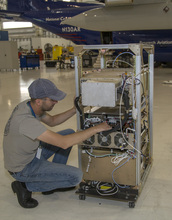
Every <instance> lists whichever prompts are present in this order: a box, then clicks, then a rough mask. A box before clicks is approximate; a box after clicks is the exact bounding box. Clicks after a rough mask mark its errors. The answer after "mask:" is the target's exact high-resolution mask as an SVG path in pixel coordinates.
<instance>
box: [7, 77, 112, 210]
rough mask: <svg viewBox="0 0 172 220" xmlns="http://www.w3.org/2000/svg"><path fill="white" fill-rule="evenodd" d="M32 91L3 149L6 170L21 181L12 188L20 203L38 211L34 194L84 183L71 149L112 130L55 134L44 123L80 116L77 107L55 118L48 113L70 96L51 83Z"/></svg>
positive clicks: (13, 120) (15, 115)
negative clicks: (69, 162) (72, 162)
mask: <svg viewBox="0 0 172 220" xmlns="http://www.w3.org/2000/svg"><path fill="white" fill-rule="evenodd" d="M28 90H29V95H30V97H31V99H30V100H26V101H24V102H22V103H20V104H19V105H17V106H16V107H15V109H14V110H13V112H12V114H11V117H10V118H9V120H8V122H7V124H6V127H5V131H4V140H3V150H4V165H5V168H6V169H7V170H8V171H9V173H10V174H11V175H12V177H13V178H15V179H16V180H17V181H14V182H12V184H11V187H12V190H13V192H14V193H16V194H17V198H18V202H19V204H20V205H21V206H22V207H24V208H34V207H36V206H37V205H38V202H37V200H35V199H33V198H32V197H31V194H32V192H43V194H48V193H53V192H54V191H56V190H58V189H63V188H64V189H65V188H67V189H69V188H71V187H74V186H76V185H77V184H79V183H80V182H81V180H82V172H81V170H80V169H78V168H76V167H72V166H68V165H66V162H67V159H68V156H69V153H70V150H71V146H73V145H75V144H78V143H80V142H82V141H84V140H86V139H87V138H89V137H91V136H92V135H94V134H96V133H97V132H101V131H105V130H109V129H110V128H111V127H110V126H109V125H107V124H106V123H102V124H99V125H97V126H95V127H92V128H89V129H87V130H84V131H79V132H76V133H75V132H74V131H73V130H72V129H67V130H64V131H61V132H58V133H55V132H53V131H51V130H49V129H47V127H46V126H45V125H43V123H44V124H46V125H48V126H50V127H52V126H56V125H59V124H61V123H63V122H64V121H66V120H67V119H69V118H71V117H72V116H73V115H74V114H75V113H76V109H75V107H72V108H71V109H69V110H67V111H66V112H63V113H61V114H57V115H54V116H51V115H49V114H48V113H47V111H51V110H52V109H53V107H54V105H55V104H57V103H58V101H60V100H62V99H64V98H65V96H66V94H65V93H64V92H62V91H61V90H59V89H58V88H57V87H56V86H55V85H54V84H53V83H52V82H51V81H50V80H47V79H37V80H35V81H34V82H32V84H31V85H30V86H29V88H28ZM52 156H53V158H52V162H50V161H48V159H49V158H50V157H52Z"/></svg>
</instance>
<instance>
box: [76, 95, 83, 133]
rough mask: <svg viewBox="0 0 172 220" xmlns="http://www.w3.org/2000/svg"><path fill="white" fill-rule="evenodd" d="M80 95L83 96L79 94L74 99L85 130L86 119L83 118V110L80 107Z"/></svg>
mask: <svg viewBox="0 0 172 220" xmlns="http://www.w3.org/2000/svg"><path fill="white" fill-rule="evenodd" d="M80 96H81V95H79V96H78V97H76V98H75V100H74V104H75V107H76V109H77V110H78V112H79V115H80V121H81V129H82V130H83V129H84V120H83V115H82V111H81V109H80V107H79V105H78V102H79V99H80Z"/></svg>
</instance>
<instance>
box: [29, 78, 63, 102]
mask: <svg viewBox="0 0 172 220" xmlns="http://www.w3.org/2000/svg"><path fill="white" fill-rule="evenodd" d="M28 91H29V95H30V97H31V98H33V99H42V98H50V99H52V100H55V101H60V100H62V99H64V98H65V96H66V93H64V92H63V91H61V90H59V89H58V88H57V87H56V85H55V84H54V83H53V82H51V81H50V80H48V79H43V78H39V79H36V80H35V81H33V82H32V83H31V85H30V86H29V88H28Z"/></svg>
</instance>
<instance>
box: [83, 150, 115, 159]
mask: <svg viewBox="0 0 172 220" xmlns="http://www.w3.org/2000/svg"><path fill="white" fill-rule="evenodd" d="M85 152H86V153H87V154H88V155H89V156H91V157H94V158H104V157H110V156H116V155H117V154H116V153H115V154H104V155H94V154H92V153H90V152H89V151H88V150H85Z"/></svg>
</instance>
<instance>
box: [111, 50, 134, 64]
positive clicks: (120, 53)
mask: <svg viewBox="0 0 172 220" xmlns="http://www.w3.org/2000/svg"><path fill="white" fill-rule="evenodd" d="M123 54H130V55H132V56H134V54H133V53H131V52H123V53H120V54H118V56H117V57H116V58H115V60H114V61H113V63H112V67H114V63H115V62H116V60H117V59H118V57H119V56H121V55H123Z"/></svg>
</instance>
